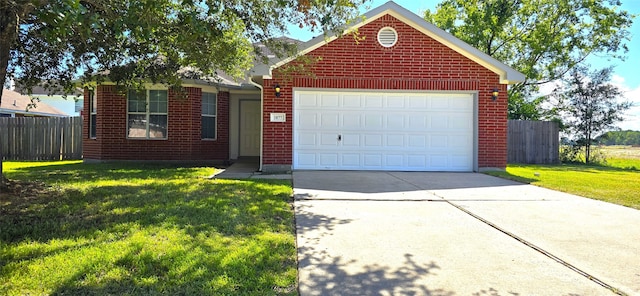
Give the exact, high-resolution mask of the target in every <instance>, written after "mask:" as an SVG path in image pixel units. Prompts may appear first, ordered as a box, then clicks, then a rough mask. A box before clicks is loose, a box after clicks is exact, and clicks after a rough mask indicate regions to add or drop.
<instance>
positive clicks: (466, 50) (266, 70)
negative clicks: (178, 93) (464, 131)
mask: <svg viewBox="0 0 640 296" xmlns="http://www.w3.org/2000/svg"><path fill="white" fill-rule="evenodd" d="M386 14H389V15H391V16H393V17H395V18H397V19H399V20H401V21H403V22H404V23H406V24H408V25H410V26H411V27H413V28H414V29H416V30H418V31H420V32H422V33H424V34H425V35H427V36H429V37H431V38H433V39H434V40H436V41H438V42H440V43H442V44H444V45H445V46H447V47H449V48H451V49H452V50H454V51H456V52H458V53H459V54H461V55H463V56H465V57H467V58H469V59H470V60H472V61H474V62H476V63H478V64H480V65H482V66H483V67H485V68H487V69H489V70H490V71H492V72H494V73H496V74H498V75H499V76H500V83H502V84H514V83H518V82H522V81H524V79H525V76H524V74H522V73H520V72H518V71H516V70H514V69H513V68H511V67H509V66H507V65H505V64H504V63H502V62H500V61H498V60H496V59H494V58H493V57H491V56H489V55H487V54H486V53H484V52H482V51H480V50H479V49H477V48H475V47H473V46H471V45H469V44H467V43H466V42H464V41H462V40H460V39H458V38H456V37H455V36H453V35H451V34H449V33H447V32H445V31H444V30H442V29H440V28H438V27H436V26H435V25H433V24H431V23H429V22H427V21H425V20H424V19H423V18H421V17H420V16H418V15H416V14H414V13H413V12H411V11H409V10H407V9H406V8H404V7H402V6H400V5H398V4H396V3H395V2H393V1H389V2H387V3H385V4H383V5H382V6H379V7H377V8H375V9H373V10H371V11H369V12H367V13H365V14H364V21H362V22H360V23H358V24H356V25H354V26H352V27H350V28H347V30H345V33H344V34H349V32H351V31H353V30H355V29H357V28H359V27H362V26H364V25H366V24H368V23H370V22H372V21H374V20H376V19H378V18H380V17H382V16H384V15H386ZM338 37H341V36H332V37H328V38H327V37H326V36H324V35H320V36H317V37H315V38H313V39H311V40H309V41H308V42H306V43H304V44H302V45H301V46H300V48H301V50H300V52H299V55H304V54H306V53H308V52H311V51H312V50H314V49H316V48H318V47H321V46H323V45H324V44H326V43H328V42H331V41H333V40H335V39H337V38H338ZM295 58H296V57H295V56H294V57H289V58H286V59H282V60H280V61H277V62H275V63H274V64H273V65H271V66H265V65H256V67H255V68H254V69H253V72H254V73H253V75H259V76H263V77H265V78H269V77H270V76H271V71H272V70H273V69H275V68H278V67H280V66H282V65H284V64H286V63H288V62H290V61H292V60H293V59H295Z"/></svg>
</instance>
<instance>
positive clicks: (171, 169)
mask: <svg viewBox="0 0 640 296" xmlns="http://www.w3.org/2000/svg"><path fill="white" fill-rule="evenodd" d="M6 165H7V168H6V169H7V172H6V174H7V175H8V177H10V178H11V179H13V180H18V181H27V180H29V181H32V180H35V179H39V180H41V181H44V182H45V183H46V184H48V185H51V186H52V187H51V188H48V189H47V188H44V189H42V191H36V192H35V193H40V194H34V192H31V191H29V190H27V189H28V187H25V191H24V194H23V196H20V197H9V196H6V195H0V294H2V295H49V294H64V295H275V294H278V295H295V294H296V275H297V268H296V247H295V234H294V233H295V228H294V222H293V210H292V207H291V204H290V202H291V194H292V192H291V186H290V183H289V182H288V181H231V180H209V179H206V178H203V177H204V176H208V175H211V174H212V173H213V171H214V169H212V168H197V167H195V168H190V167H178V166H172V165H140V164H83V163H79V162H60V163H58V162H42V163H29V162H24V163H17V162H8V163H7V164H6Z"/></svg>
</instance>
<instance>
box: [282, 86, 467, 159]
mask: <svg viewBox="0 0 640 296" xmlns="http://www.w3.org/2000/svg"><path fill="white" fill-rule="evenodd" d="M294 99H295V102H294V118H295V121H294V160H293V161H294V164H293V167H294V169H330V170H408V171H471V170H473V161H474V157H473V151H474V148H473V145H474V140H473V139H474V136H473V135H474V133H473V130H474V126H475V124H474V121H473V118H474V116H473V114H474V111H473V110H474V109H473V108H474V101H473V96H472V95H471V94H450V93H445V94H432V93H419V94H417V93H404V92H390V93H387V94H385V93H382V92H381V93H371V92H344V93H341V92H338V91H317V92H312V91H295V95H294Z"/></svg>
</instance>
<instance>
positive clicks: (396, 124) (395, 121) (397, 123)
mask: <svg viewBox="0 0 640 296" xmlns="http://www.w3.org/2000/svg"><path fill="white" fill-rule="evenodd" d="M385 127H386V128H387V129H388V130H404V129H405V118H404V116H402V115H398V114H389V115H387V124H386V126H385Z"/></svg>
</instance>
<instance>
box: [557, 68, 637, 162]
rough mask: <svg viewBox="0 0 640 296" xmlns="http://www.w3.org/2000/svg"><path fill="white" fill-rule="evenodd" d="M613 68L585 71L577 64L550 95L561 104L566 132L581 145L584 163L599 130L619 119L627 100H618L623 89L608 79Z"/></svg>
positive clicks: (605, 128)
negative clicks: (583, 151)
mask: <svg viewBox="0 0 640 296" xmlns="http://www.w3.org/2000/svg"><path fill="white" fill-rule="evenodd" d="M612 69H613V68H605V69H602V70H596V71H593V72H588V68H587V67H586V66H580V67H576V68H574V69H573V70H571V72H570V76H569V77H568V78H567V79H564V85H563V86H562V87H561V89H560V91H558V92H556V93H555V94H554V95H553V96H554V97H555V98H556V99H557V100H558V102H560V104H562V105H564V106H565V108H564V112H565V113H566V115H565V117H564V118H565V124H566V125H567V131H568V132H569V133H570V135H572V136H573V138H574V139H575V143H576V145H577V146H578V147H584V150H585V162H586V163H589V161H590V160H591V146H592V144H593V143H594V142H595V139H596V137H597V136H599V135H600V134H601V133H602V132H604V131H606V130H608V129H611V128H613V127H615V124H616V123H617V122H619V121H622V119H623V117H622V115H623V112H624V111H625V110H627V109H629V107H631V103H629V102H622V103H620V102H618V99H619V98H621V97H622V91H620V90H619V89H618V88H617V87H616V86H614V85H612V84H611V83H610V82H609V81H610V79H611V72H612Z"/></svg>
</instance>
